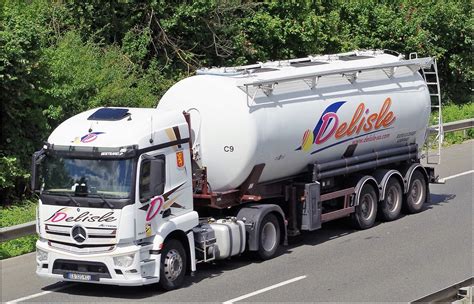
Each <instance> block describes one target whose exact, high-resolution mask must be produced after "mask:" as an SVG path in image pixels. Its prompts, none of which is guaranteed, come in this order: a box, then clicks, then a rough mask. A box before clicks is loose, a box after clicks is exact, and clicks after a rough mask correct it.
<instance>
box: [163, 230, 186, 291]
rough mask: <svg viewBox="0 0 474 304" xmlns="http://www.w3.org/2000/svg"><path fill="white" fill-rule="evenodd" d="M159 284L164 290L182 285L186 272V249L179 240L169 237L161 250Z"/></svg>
mask: <svg viewBox="0 0 474 304" xmlns="http://www.w3.org/2000/svg"><path fill="white" fill-rule="evenodd" d="M160 266H161V267H160V282H159V285H160V287H161V288H163V289H164V290H172V289H176V288H179V287H181V286H182V285H183V282H184V275H185V273H186V251H185V250H184V248H183V244H181V242H180V241H178V240H174V239H171V240H169V241H167V242H166V243H165V245H164V246H163V250H162V252H161V265H160Z"/></svg>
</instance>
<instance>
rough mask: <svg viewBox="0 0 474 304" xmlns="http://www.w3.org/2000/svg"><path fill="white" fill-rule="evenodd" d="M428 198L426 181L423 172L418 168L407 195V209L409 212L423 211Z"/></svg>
mask: <svg viewBox="0 0 474 304" xmlns="http://www.w3.org/2000/svg"><path fill="white" fill-rule="evenodd" d="M425 200H426V183H425V177H424V176H423V174H422V173H421V172H420V171H419V170H416V171H415V172H413V175H412V177H411V180H410V187H409V188H408V192H407V193H406V195H405V209H406V210H407V211H408V213H417V212H420V211H421V208H422V207H423V203H424V202H425Z"/></svg>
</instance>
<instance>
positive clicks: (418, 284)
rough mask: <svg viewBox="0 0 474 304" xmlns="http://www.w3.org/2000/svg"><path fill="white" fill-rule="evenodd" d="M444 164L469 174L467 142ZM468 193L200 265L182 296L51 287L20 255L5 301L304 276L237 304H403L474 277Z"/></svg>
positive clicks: (458, 187)
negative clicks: (256, 257)
mask: <svg viewBox="0 0 474 304" xmlns="http://www.w3.org/2000/svg"><path fill="white" fill-rule="evenodd" d="M443 156H444V158H443V164H442V165H441V166H439V168H438V173H439V174H440V176H442V177H445V176H448V175H452V174H456V173H460V172H464V171H467V170H472V167H473V166H472V163H473V153H472V142H470V143H465V144H462V145H457V146H453V147H450V148H447V149H445V151H444V155H443ZM472 188H473V175H472V174H469V175H464V176H461V177H457V178H455V179H452V180H448V182H447V184H446V185H432V187H431V190H432V203H431V204H430V205H427V206H426V207H425V209H424V211H423V212H421V213H419V214H416V215H410V216H404V217H402V218H401V219H399V220H397V221H395V222H390V223H380V224H378V225H377V226H376V227H373V228H372V229H369V230H365V231H355V230H353V229H351V228H349V227H348V226H347V225H346V223H345V221H343V220H340V221H336V222H333V223H328V224H325V225H324V226H323V229H322V230H320V231H316V232H314V233H308V234H305V235H303V236H301V237H299V238H296V239H294V240H293V242H292V243H291V244H290V246H288V247H286V248H285V250H284V251H283V252H282V254H281V255H280V256H279V257H277V258H275V259H273V260H270V261H265V262H255V261H253V259H252V258H251V257H250V256H248V255H245V256H243V257H239V258H236V259H233V260H232V261H224V262H218V263H216V264H214V265H199V268H198V272H197V274H196V275H195V276H194V277H192V278H188V279H187V284H186V285H187V286H186V287H185V288H183V289H180V290H177V291H172V292H167V293H163V292H160V291H158V290H157V289H156V286H145V287H134V288H124V287H121V288H118V287H115V286H103V285H89V284H75V285H72V286H70V284H68V283H55V284H52V283H51V281H44V280H42V279H39V278H37V277H36V276H35V275H34V261H33V260H34V255H26V256H23V257H19V258H16V259H17V260H16V261H15V259H10V260H7V261H5V262H4V263H3V265H2V301H8V300H13V299H17V298H19V297H22V296H26V295H31V294H34V293H37V292H42V291H43V290H42V289H40V286H43V287H46V288H54V287H58V286H62V285H64V286H70V287H68V288H66V289H63V290H59V291H56V292H53V293H49V294H46V295H43V296H40V297H36V298H32V299H30V300H29V301H33V302H35V301H39V302H67V301H74V302H92V301H93V302H103V301H106V302H112V301H113V302H117V301H127V302H129V301H130V300H134V301H146V302H151V301H153V302H156V301H160V302H223V301H226V300H229V299H233V298H236V297H239V296H242V295H244V294H247V293H251V292H253V291H256V290H258V289H261V288H265V287H268V286H270V285H273V284H277V283H280V282H283V281H286V280H288V279H292V278H295V277H299V276H302V275H306V276H307V277H306V278H304V279H302V280H299V281H297V282H294V283H291V284H288V285H285V286H282V287H279V288H276V289H273V290H270V291H267V292H265V293H261V294H259V295H255V296H253V297H250V298H247V299H245V300H243V301H252V302H275V301H283V302H293V301H318V302H320V301H351V302H353V301H364V302H366V301H383V302H386V301H403V302H407V301H410V300H414V299H416V298H419V297H421V296H424V295H426V294H428V293H432V292H434V291H436V290H438V289H441V288H444V287H446V286H448V285H451V284H454V283H456V282H458V281H461V280H464V279H465V278H467V277H469V276H472V275H473V267H472V266H473V265H472V264H473V256H472V252H473V239H472V232H473V229H472V223H473V208H472V205H473V203H472V194H473V193H472V192H473V190H472ZM12 265H15V266H16V267H14V266H12ZM17 265H18V266H17ZM21 265H23V266H21ZM12 278H13V279H12Z"/></svg>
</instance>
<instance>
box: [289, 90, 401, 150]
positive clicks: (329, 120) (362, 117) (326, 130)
mask: <svg viewBox="0 0 474 304" xmlns="http://www.w3.org/2000/svg"><path fill="white" fill-rule="evenodd" d="M345 103H346V101H338V102H335V103H333V104H331V105H329V106H328V107H327V108H326V110H324V112H323V114H322V115H321V117H320V118H319V121H318V123H317V124H316V127H315V128H314V130H313V131H311V130H306V131H305V132H304V134H303V138H302V143H301V146H300V147H298V148H297V149H296V150H303V151H305V152H307V151H309V150H311V147H312V146H313V145H314V144H316V145H320V144H323V143H325V142H326V141H328V140H329V139H330V138H333V137H334V138H335V139H337V140H339V139H342V138H344V137H351V136H353V135H358V134H359V133H361V132H363V133H374V132H378V131H383V130H384V129H386V128H388V127H389V126H390V125H392V124H393V122H394V121H395V120H396V116H395V115H394V114H393V112H392V111H390V106H391V104H392V100H391V99H390V97H388V98H387V99H385V101H384V103H383V104H382V107H381V108H380V110H379V111H378V112H375V113H372V114H370V110H369V108H366V106H365V104H364V103H363V102H361V103H360V104H359V105H358V106H357V109H356V110H355V112H354V114H353V116H352V119H351V121H350V122H342V123H341V122H340V121H339V120H340V119H339V116H338V115H337V111H338V110H339V108H340V107H341V106H342V105H344V104H345ZM369 114H370V115H369ZM355 137H358V136H355ZM352 138H354V137H352ZM349 139H351V138H349ZM345 141H347V140H344V141H341V142H340V143H343V142H345ZM313 153H314V152H313Z"/></svg>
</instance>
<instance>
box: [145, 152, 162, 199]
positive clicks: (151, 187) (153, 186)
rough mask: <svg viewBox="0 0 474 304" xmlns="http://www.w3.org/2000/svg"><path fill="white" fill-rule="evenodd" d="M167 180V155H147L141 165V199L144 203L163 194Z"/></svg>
mask: <svg viewBox="0 0 474 304" xmlns="http://www.w3.org/2000/svg"><path fill="white" fill-rule="evenodd" d="M165 181H166V166H165V156H164V155H158V156H155V157H151V156H147V157H146V159H144V160H143V161H142V163H141V167H140V181H139V192H140V201H141V202H142V203H143V202H146V201H147V200H149V199H150V198H152V197H154V196H157V195H161V194H163V191H164V190H165Z"/></svg>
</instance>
